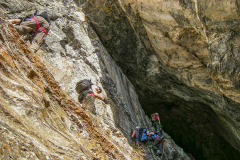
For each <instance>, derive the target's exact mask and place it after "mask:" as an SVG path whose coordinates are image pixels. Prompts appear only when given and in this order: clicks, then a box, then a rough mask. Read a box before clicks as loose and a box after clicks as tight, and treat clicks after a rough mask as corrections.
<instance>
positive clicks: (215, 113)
mask: <svg viewBox="0 0 240 160" xmlns="http://www.w3.org/2000/svg"><path fill="white" fill-rule="evenodd" d="M81 2H83V3H84V5H82V6H83V10H84V12H85V13H86V15H87V17H88V19H89V20H90V22H91V23H92V25H93V26H94V29H95V31H96V32H97V34H98V36H99V37H100V39H101V41H102V43H103V44H104V46H105V47H106V49H107V50H108V52H109V53H110V54H111V56H112V57H113V59H114V60H115V61H116V63H117V64H118V66H120V68H121V69H122V71H123V72H124V73H125V74H126V75H127V77H128V78H129V79H130V81H131V82H132V83H133V84H134V86H135V88H136V91H137V93H138V96H139V100H140V103H141V104H142V107H143V109H144V110H145V112H146V113H147V114H148V115H150V114H151V113H152V112H159V113H160V114H161V118H162V122H163V124H164V129H165V131H167V132H168V133H169V134H170V135H171V136H172V137H173V138H174V140H175V141H176V142H177V143H178V144H180V146H182V147H183V148H184V149H186V150H187V151H188V152H191V153H193V155H194V156H195V157H196V158H197V159H239V157H240V152H239V150H240V138H239V137H240V135H239V134H240V130H239V128H240V124H239V122H240V117H239V115H240V114H239V112H240V105H239V93H240V92H239V80H238V79H239V78H238V77H239V65H238V61H239V60H238V59H239V56H238V54H239V51H238V48H239V18H240V17H239V7H238V6H239V1H227V0H224V1H222V0H221V1H220V0H219V1H218V0H210V1H204V0H201V1H199V0H196V1H190V0H189V1H186V0H180V1H179V0H170V1H158V0H148V1H145V0H118V1H117V0H111V1H104V0H102V1H101V0H100V1H96V0H86V1H81Z"/></svg>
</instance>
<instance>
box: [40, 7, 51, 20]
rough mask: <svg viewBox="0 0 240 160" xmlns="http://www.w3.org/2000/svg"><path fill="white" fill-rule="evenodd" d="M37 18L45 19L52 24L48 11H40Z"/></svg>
mask: <svg viewBox="0 0 240 160" xmlns="http://www.w3.org/2000/svg"><path fill="white" fill-rule="evenodd" d="M37 16H41V17H43V18H44V19H45V20H46V21H47V22H48V23H50V22H51V21H50V18H49V16H48V14H47V11H43V10H41V11H38V12H37Z"/></svg>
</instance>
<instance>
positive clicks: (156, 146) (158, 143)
mask: <svg viewBox="0 0 240 160" xmlns="http://www.w3.org/2000/svg"><path fill="white" fill-rule="evenodd" d="M152 149H153V150H154V152H155V153H156V152H157V150H160V151H161V153H163V142H162V141H161V140H160V139H159V138H157V139H155V140H154V142H153V144H152Z"/></svg>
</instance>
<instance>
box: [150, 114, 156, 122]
mask: <svg viewBox="0 0 240 160" xmlns="http://www.w3.org/2000/svg"><path fill="white" fill-rule="evenodd" d="M151 120H152V121H156V114H155V113H153V114H152V115H151Z"/></svg>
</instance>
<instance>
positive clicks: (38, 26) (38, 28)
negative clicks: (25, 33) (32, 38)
mask: <svg viewBox="0 0 240 160" xmlns="http://www.w3.org/2000/svg"><path fill="white" fill-rule="evenodd" d="M32 19H34V20H35V21H36V23H37V24H36V27H35V28H34V29H33V33H34V34H37V32H38V31H39V30H43V32H44V33H45V34H46V35H47V31H46V30H45V29H44V28H42V27H40V25H39V22H38V20H37V18H36V17H32Z"/></svg>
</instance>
